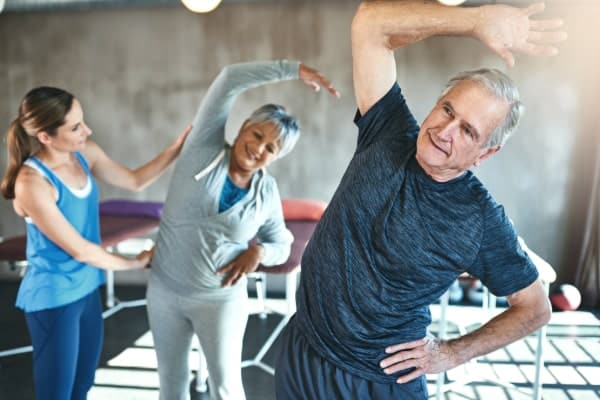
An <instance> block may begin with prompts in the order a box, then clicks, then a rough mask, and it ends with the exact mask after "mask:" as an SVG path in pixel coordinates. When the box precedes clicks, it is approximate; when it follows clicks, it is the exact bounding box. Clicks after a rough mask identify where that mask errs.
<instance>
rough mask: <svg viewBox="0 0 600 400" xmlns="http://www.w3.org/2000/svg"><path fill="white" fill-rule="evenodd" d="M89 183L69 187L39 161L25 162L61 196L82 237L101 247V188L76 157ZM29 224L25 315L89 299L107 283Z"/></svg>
mask: <svg viewBox="0 0 600 400" xmlns="http://www.w3.org/2000/svg"><path fill="white" fill-rule="evenodd" d="M75 154H76V156H77V159H78V160H79V163H80V164H81V166H82V168H83V169H84V171H85V173H86V175H87V177H88V183H87V184H86V187H85V188H84V189H82V190H75V189H72V188H69V187H68V186H66V185H65V184H64V183H63V182H62V181H61V179H60V178H59V177H58V176H56V175H55V174H54V172H52V170H51V169H50V168H48V167H47V166H46V165H44V163H42V162H41V161H40V160H39V159H37V158H36V157H31V158H29V159H28V160H27V161H25V164H26V165H29V166H31V167H32V168H35V169H36V170H38V171H39V172H40V173H41V174H42V175H44V177H45V178H46V179H47V180H48V181H49V182H50V184H51V185H52V186H54V187H55V188H56V190H57V192H58V200H57V201H56V205H57V207H58V208H59V209H60V211H61V212H62V213H63V215H64V216H65V218H66V219H67V220H68V221H69V222H70V223H71V225H72V226H73V227H74V228H75V230H76V231H77V232H79V234H80V235H81V236H82V237H84V238H85V239H87V240H89V241H90V242H93V243H97V244H100V221H99V219H100V217H99V214H98V201H99V199H98V187H97V186H96V182H95V181H94V178H93V177H92V175H91V173H90V170H89V167H88V164H87V162H86V161H85V159H84V158H83V156H82V155H81V154H79V153H75ZM26 222H27V273H26V274H25V276H24V277H23V281H22V282H21V285H20V287H19V293H18V295H17V303H16V306H17V307H18V308H21V309H23V310H24V311H25V312H33V311H40V310H44V309H49V308H55V307H59V306H62V305H65V304H69V303H72V302H74V301H77V300H79V299H81V298H83V297H85V296H87V295H88V294H89V293H91V292H92V291H94V290H96V289H97V288H98V286H100V285H102V284H103V283H104V273H103V271H102V270H101V269H99V268H96V267H93V266H91V265H88V264H84V263H81V262H79V261H77V260H75V259H74V258H73V257H71V256H70V255H69V254H68V253H67V252H65V251H64V250H63V249H61V248H60V247H58V246H57V245H56V244H55V243H54V242H52V241H51V240H50V239H49V238H48V237H47V236H46V235H44V234H43V233H42V232H41V231H40V230H39V229H38V228H37V226H36V225H35V224H34V223H33V221H31V220H29V219H28V218H26Z"/></svg>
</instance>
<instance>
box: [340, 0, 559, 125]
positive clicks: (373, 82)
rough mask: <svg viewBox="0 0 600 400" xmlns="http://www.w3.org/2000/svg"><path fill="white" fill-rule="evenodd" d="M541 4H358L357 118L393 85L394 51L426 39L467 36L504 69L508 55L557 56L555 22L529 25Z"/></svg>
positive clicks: (403, 0)
mask: <svg viewBox="0 0 600 400" xmlns="http://www.w3.org/2000/svg"><path fill="white" fill-rule="evenodd" d="M543 10H544V4H543V3H536V4H533V5H531V6H529V7H526V8H516V7H511V6H506V5H499V4H498V5H486V6H480V7H450V6H444V5H442V4H439V3H437V2H434V1H427V0H398V1H369V2H362V3H361V4H360V6H359V7H358V10H357V12H356V15H355V16H354V20H353V22H352V60H353V69H354V72H353V75H354V92H355V96H356V102H357V105H358V109H359V111H360V112H361V114H364V113H365V112H367V111H368V110H369V109H370V108H371V106H373V104H375V103H376V102H377V101H378V100H379V99H380V98H381V97H383V95H385V93H386V92H387V91H388V90H389V89H390V88H391V86H392V84H393V83H394V82H395V80H396V62H395V58H394V50H396V49H398V48H400V47H403V46H407V45H409V44H412V43H415V42H418V41H420V40H423V39H426V38H428V37H430V36H470V37H473V38H476V39H478V40H480V41H481V42H482V43H483V44H484V45H486V46H487V47H488V48H489V49H491V50H492V51H493V52H495V53H496V54H498V55H499V56H500V57H502V59H503V60H504V61H505V62H506V63H507V64H508V65H509V66H512V65H514V55H513V52H519V53H524V54H529V55H535V56H550V55H555V54H556V53H557V49H556V48H555V47H554V46H552V44H553V43H558V42H561V41H563V40H565V39H566V33H565V32H563V31H558V30H557V29H558V28H560V27H561V26H562V21H561V20H560V19H546V20H537V21H534V20H531V19H530V17H531V16H532V15H534V14H536V13H539V12H541V11H543Z"/></svg>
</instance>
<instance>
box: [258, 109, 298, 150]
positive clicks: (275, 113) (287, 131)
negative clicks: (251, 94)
mask: <svg viewBox="0 0 600 400" xmlns="http://www.w3.org/2000/svg"><path fill="white" fill-rule="evenodd" d="M248 122H249V123H251V124H255V123H260V122H272V123H274V124H275V125H276V126H277V127H278V128H279V154H278V155H277V158H281V157H283V156H285V155H286V154H288V153H289V152H290V151H292V149H293V148H294V146H295V145H296V142H297V141H298V139H299V138H300V126H299V124H298V120H297V119H296V118H295V117H294V116H292V115H290V114H289V113H288V112H287V110H286V109H285V108H284V107H283V106H280V105H278V104H265V105H264V106H262V107H259V108H258V109H256V110H254V112H253V113H252V115H250V118H248Z"/></svg>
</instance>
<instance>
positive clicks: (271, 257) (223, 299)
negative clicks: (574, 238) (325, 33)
mask: <svg viewBox="0 0 600 400" xmlns="http://www.w3.org/2000/svg"><path fill="white" fill-rule="evenodd" d="M293 79H300V80H302V81H303V82H305V83H306V84H308V85H309V86H311V87H312V88H313V89H315V90H318V89H319V88H320V86H324V87H325V88H326V89H327V90H328V91H329V92H330V93H332V94H333V95H335V96H339V94H338V92H337V91H336V90H335V88H334V87H333V86H332V85H331V83H330V82H329V81H328V80H327V79H326V78H325V77H324V76H323V75H321V74H320V73H319V72H318V71H316V70H314V69H312V68H310V67H307V66H306V65H304V64H302V63H300V62H290V61H285V60H283V61H272V62H253V63H243V64H234V65H230V66H227V67H225V68H224V69H223V70H222V71H221V73H220V74H219V75H218V76H217V78H216V79H215V81H214V82H213V83H212V85H211V86H210V88H209V90H208V93H207V94H206V96H205V97H204V100H203V101H202V104H201V105H200V108H199V109H198V112H197V114H196V117H195V118H194V122H193V128H192V132H191V133H190V135H189V138H188V139H187V141H186V143H185V145H184V147H183V149H182V152H181V155H180V157H179V161H178V162H177V165H176V167H175V171H174V173H173V177H172V180H171V184H170V188H169V194H168V196H167V200H166V202H165V207H164V212H163V216H162V220H161V224H160V230H159V235H158V240H157V245H156V250H155V254H154V259H153V261H152V273H151V277H150V282H149V285H148V292H147V298H148V317H149V321H150V328H151V330H152V334H153V337H154V343H155V348H156V353H157V358H158V371H159V375H160V398H161V399H163V400H180V399H188V398H189V363H188V356H189V353H190V346H191V340H192V336H193V335H194V334H196V335H198V338H199V340H200V344H201V346H202V349H203V350H204V353H205V356H206V360H207V365H208V371H209V387H210V393H211V399H213V400H217V399H232V400H243V399H244V398H245V395H244V389H243V386H242V379H241V354H242V341H243V336H244V331H245V328H246V323H247V320H248V308H247V302H248V297H247V291H246V277H245V276H246V274H248V273H250V272H252V271H254V270H256V268H257V267H258V265H259V264H260V263H262V264H264V265H277V264H281V263H283V262H285V260H286V259H287V257H288V256H289V251H290V245H291V242H292V241H293V237H292V235H291V233H290V232H289V231H288V230H287V229H286V227H285V223H284V219H283V213H282V209H281V199H280V196H279V191H278V189H277V184H276V182H275V179H274V178H273V177H272V176H270V175H269V174H268V173H267V172H266V170H265V167H266V166H267V165H269V164H270V163H271V162H272V161H274V160H276V159H278V158H281V157H283V156H284V155H285V154H287V153H289V152H290V151H291V150H292V148H293V147H294V145H295V144H296V142H297V140H298V138H299V136H300V129H299V127H298V123H297V121H296V119H295V118H294V117H293V116H291V115H290V114H288V112H287V111H286V110H285V108H283V107H282V106H279V105H274V104H267V105H264V106H262V107H260V108H258V109H257V110H256V111H254V112H253V113H252V114H251V115H250V116H249V117H248V119H246V120H245V121H244V123H243V124H242V126H241V128H240V130H239V133H238V136H237V138H236V139H235V141H234V143H233V145H229V144H227V143H226V141H225V124H226V122H227V117H228V115H229V112H230V110H231V107H232V105H233V102H234V100H235V99H236V97H237V96H238V95H239V94H240V93H242V92H244V91H245V90H247V89H250V88H252V87H257V86H260V85H264V84H267V83H271V82H277V81H283V80H293ZM253 238H256V239H257V240H256V241H255V243H254V244H250V245H249V244H248V242H249V241H250V240H251V239H253Z"/></svg>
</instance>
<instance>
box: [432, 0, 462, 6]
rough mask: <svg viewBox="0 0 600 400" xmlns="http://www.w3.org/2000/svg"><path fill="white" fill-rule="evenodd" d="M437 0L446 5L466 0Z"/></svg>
mask: <svg viewBox="0 0 600 400" xmlns="http://www.w3.org/2000/svg"><path fill="white" fill-rule="evenodd" d="M438 1H439V2H440V3H442V4H445V5H447V6H458V5H460V4H462V3H464V2H465V1H466V0H438Z"/></svg>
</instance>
